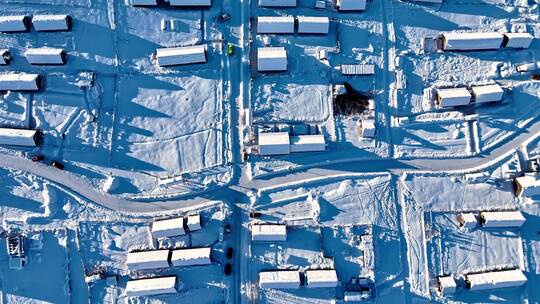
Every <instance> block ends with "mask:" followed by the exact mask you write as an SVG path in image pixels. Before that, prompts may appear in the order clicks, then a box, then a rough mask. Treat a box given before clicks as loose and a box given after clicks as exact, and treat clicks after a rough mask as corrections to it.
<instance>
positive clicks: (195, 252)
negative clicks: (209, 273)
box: [171, 247, 212, 267]
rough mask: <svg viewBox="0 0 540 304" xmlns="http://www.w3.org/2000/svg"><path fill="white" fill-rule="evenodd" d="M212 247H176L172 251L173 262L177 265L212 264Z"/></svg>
mask: <svg viewBox="0 0 540 304" xmlns="http://www.w3.org/2000/svg"><path fill="white" fill-rule="evenodd" d="M211 250H212V249H211V248H210V247H204V248H187V249H176V250H173V251H172V256H171V263H172V265H173V266H175V267H183V266H197V265H208V264H212V261H211V260H210V252H211Z"/></svg>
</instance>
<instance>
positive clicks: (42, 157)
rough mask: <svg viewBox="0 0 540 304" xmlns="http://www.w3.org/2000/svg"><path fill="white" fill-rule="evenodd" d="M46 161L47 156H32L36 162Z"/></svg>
mask: <svg viewBox="0 0 540 304" xmlns="http://www.w3.org/2000/svg"><path fill="white" fill-rule="evenodd" d="M44 159H45V156H43V155H41V154H39V155H34V156H32V161H34V162H38V161H42V160H44Z"/></svg>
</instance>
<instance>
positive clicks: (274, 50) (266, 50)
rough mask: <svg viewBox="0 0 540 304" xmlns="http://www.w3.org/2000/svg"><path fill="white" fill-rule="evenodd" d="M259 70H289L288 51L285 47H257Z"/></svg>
mask: <svg viewBox="0 0 540 304" xmlns="http://www.w3.org/2000/svg"><path fill="white" fill-rule="evenodd" d="M257 70H259V71H260V72H276V71H286V70H287V52H286V51H285V48H284V47H260V48H258V49H257Z"/></svg>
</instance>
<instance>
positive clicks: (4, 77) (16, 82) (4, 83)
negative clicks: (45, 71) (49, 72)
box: [0, 73, 41, 91]
mask: <svg viewBox="0 0 540 304" xmlns="http://www.w3.org/2000/svg"><path fill="white" fill-rule="evenodd" d="M40 88H41V75H38V74H26V73H3V74H0V91H38V90H39V89H40Z"/></svg>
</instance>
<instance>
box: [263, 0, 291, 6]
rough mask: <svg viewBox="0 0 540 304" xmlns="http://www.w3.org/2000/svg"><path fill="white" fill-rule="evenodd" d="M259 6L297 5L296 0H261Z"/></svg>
mask: <svg viewBox="0 0 540 304" xmlns="http://www.w3.org/2000/svg"><path fill="white" fill-rule="evenodd" d="M259 6H265V7H296V0H259Z"/></svg>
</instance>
